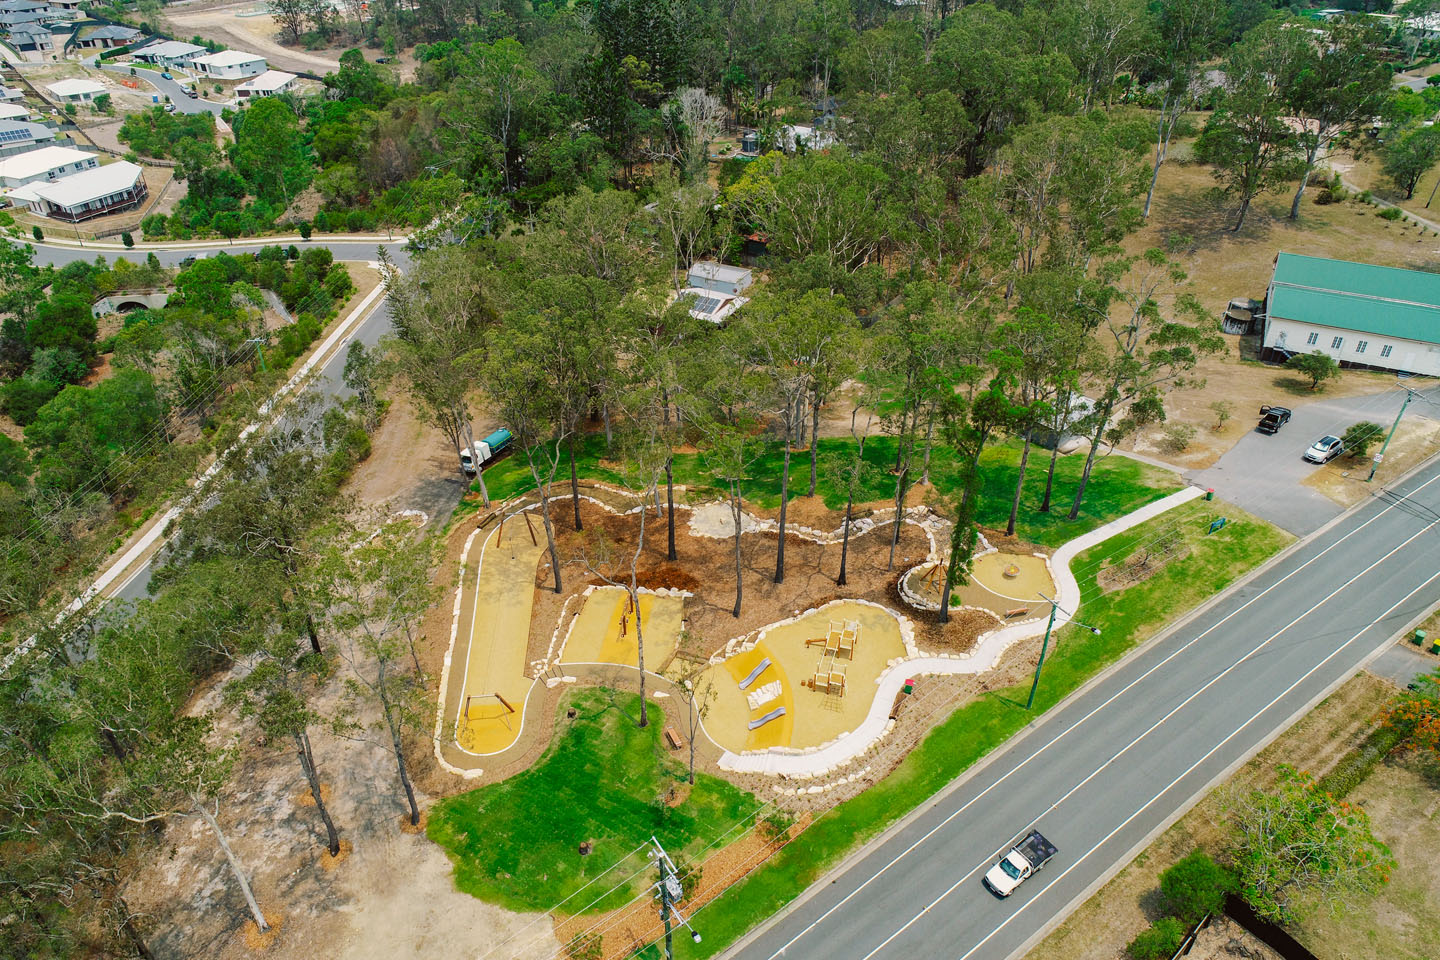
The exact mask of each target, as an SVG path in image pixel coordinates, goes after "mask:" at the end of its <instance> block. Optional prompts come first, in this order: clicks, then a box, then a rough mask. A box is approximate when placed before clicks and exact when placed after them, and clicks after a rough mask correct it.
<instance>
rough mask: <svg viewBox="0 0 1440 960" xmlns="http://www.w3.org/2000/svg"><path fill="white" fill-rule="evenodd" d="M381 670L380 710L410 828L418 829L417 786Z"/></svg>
mask: <svg viewBox="0 0 1440 960" xmlns="http://www.w3.org/2000/svg"><path fill="white" fill-rule="evenodd" d="M380 669H381V682H380V684H379V689H380V690H381V693H380V708H381V709H382V710H383V711H384V712H385V725H386V726H387V727H388V728H389V729H390V746H391V748H392V749H393V750H394V751H395V772H396V773H398V774H399V775H400V786H401V787H402V788H403V789H404V790H405V802H406V803H408V804H409V805H410V826H412V827H416V826H419V825H420V807H419V805H418V804H416V803H415V785H414V784H412V783H411V782H410V768H409V767H408V766H407V765H406V763H405V750H404V747H403V745H402V743H401V737H400V724H399V722H398V720H397V719H396V717H395V709H394V707H393V706H392V705H391V703H390V698H389V697H388V696H387V695H386V694H385V693H384V692H383V691H384V689H385V687H384V669H385V668H384V665H383V664H382V665H381V668H380Z"/></svg>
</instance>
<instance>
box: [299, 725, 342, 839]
mask: <svg viewBox="0 0 1440 960" xmlns="http://www.w3.org/2000/svg"><path fill="white" fill-rule="evenodd" d="M292 736H293V737H294V739H295V755H296V756H297V757H299V758H300V769H301V770H302V771H303V772H304V774H305V782H306V783H308V784H309V785H310V796H311V797H312V798H313V799H314V800H315V811H316V812H317V813H319V814H320V820H321V821H322V822H323V823H324V824H325V839H326V843H325V849H327V850H329V851H330V856H332V857H335V856H339V854H340V833H339V832H338V831H337V830H336V829H335V821H334V820H331V819H330V810H329V809H328V808H327V807H326V806H325V798H324V797H323V796H321V794H320V774H319V773H318V772H317V771H316V770H315V754H314V753H313V752H312V751H311V749H310V734H309V733H308V732H307V731H305V730H303V729H302V730H298V731H296V732H295V733H294V734H292Z"/></svg>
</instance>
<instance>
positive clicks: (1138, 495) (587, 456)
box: [485, 434, 1180, 547]
mask: <svg viewBox="0 0 1440 960" xmlns="http://www.w3.org/2000/svg"><path fill="white" fill-rule="evenodd" d="M895 443H896V441H895V438H893V437H871V438H869V439H868V440H866V442H865V459H866V460H867V461H869V462H871V463H873V464H875V465H876V466H877V467H879V468H880V470H879V471H878V473H879V475H878V476H876V477H875V478H874V479H873V480H872V482H871V483H870V485H869V487H868V489H866V490H865V491H864V493H863V494H862V495H861V496H860V498H859V499H860V500H862V501H873V500H885V499H887V498H893V497H894V496H895V478H894V476H893V475H892V474H891V473H890V470H891V469H892V468H893V467H894V465H895ZM854 444H855V442H854V441H853V440H850V439H848V438H846V439H836V438H830V439H824V440H821V441H820V463H821V469H820V475H819V481H818V483H817V485H816V492H817V493H818V494H819V495H820V496H821V497H822V498H823V499H824V501H825V504H826V506H829V507H831V508H833V509H837V510H838V509H843V508H844V506H845V496H844V493H843V492H842V491H841V490H839V489H837V487H836V484H835V481H834V478H833V477H832V476H831V475H830V473H829V472H828V471H827V470H826V469H825V458H826V457H827V456H832V455H836V454H844V453H847V452H848V451H850V450H853V449H854ZM604 454H605V438H604V436H602V435H600V434H590V435H587V436H586V437H585V440H584V442H583V444H582V446H581V447H580V448H579V449H577V451H576V465H577V469H578V471H579V473H580V475H581V476H583V477H587V478H590V479H594V480H600V481H604V482H606V483H613V484H618V485H621V486H624V485H626V482H625V481H626V478H625V477H624V476H623V475H622V473H621V471H620V470H619V468H618V466H619V465H618V464H612V463H610V462H609V461H605V460H604ZM783 462H784V452H783V449H782V448H781V447H780V446H779V445H778V444H774V443H772V444H769V445H767V446H766V447H765V448H764V449H763V451H762V453H761V454H760V456H759V457H757V459H756V460H755V462H754V464H753V466H752V468H751V470H750V477H751V479H750V480H749V482H748V483H746V484H745V485H744V487H743V488H742V492H743V494H744V496H745V499H746V500H747V501H749V502H751V503H754V504H758V505H759V506H761V507H765V508H767V509H768V508H774V507H777V506H779V505H780V475H781V472H782V467H783ZM980 464H981V481H982V483H981V490H980V502H979V520H980V524H981V525H982V526H985V527H991V528H995V527H1004V525H1005V521H1006V519H1007V518H1008V517H1009V515H1010V500H1011V497H1012V496H1013V495H1014V492H1015V479H1016V477H1018V476H1019V469H1020V444H1019V442H1018V441H1012V442H1008V443H1001V444H995V445H994V446H991V447H990V448H989V449H987V450H986V451H985V454H984V456H983V457H982V458H981V461H980ZM1048 466H1049V452H1048V451H1046V450H1043V449H1041V448H1039V447H1036V448H1034V449H1033V450H1032V451H1031V454H1030V463H1029V467H1028V469H1027V470H1026V475H1025V490H1024V493H1023V495H1022V496H1021V503H1020V515H1019V520H1018V525H1017V527H1016V533H1017V534H1018V535H1019V536H1020V537H1021V538H1023V539H1025V540H1029V541H1030V542H1031V543H1036V544H1040V545H1041V546H1048V547H1058V546H1059V545H1060V544H1062V543H1064V542H1065V541H1067V540H1071V539H1073V538H1075V537H1078V536H1080V535H1081V534H1082V533H1086V532H1088V531H1090V530H1092V529H1094V528H1095V527H1098V526H1099V525H1100V524H1102V523H1105V522H1107V521H1110V520H1113V519H1115V518H1116V517H1118V516H1122V515H1123V514H1126V513H1129V512H1130V511H1132V510H1135V509H1136V508H1138V507H1142V506H1144V505H1145V504H1147V503H1149V502H1150V501H1152V500H1158V499H1159V498H1161V497H1163V496H1165V495H1166V494H1169V493H1173V492H1174V491H1175V490H1177V489H1179V487H1180V479H1179V477H1178V476H1176V475H1175V474H1173V473H1170V472H1169V471H1166V470H1161V469H1157V468H1155V467H1151V466H1148V465H1146V464H1143V463H1139V462H1138V461H1135V460H1130V459H1127V458H1125V457H1121V456H1118V455H1115V456H1108V457H1100V458H1098V459H1097V460H1096V461H1095V469H1094V471H1093V472H1092V473H1091V476H1090V484H1089V486H1088V487H1087V489H1086V492H1085V501H1084V503H1082V504H1081V508H1080V515H1079V517H1077V518H1076V519H1075V520H1073V521H1072V520H1068V519H1067V516H1068V515H1069V510H1070V502H1071V500H1072V498H1073V497H1074V495H1075V488H1076V486H1077V484H1078V483H1079V480H1080V472H1081V470H1083V469H1084V466H1085V457H1084V454H1072V455H1070V456H1063V457H1061V458H1060V460H1059V462H1058V464H1057V465H1056V468H1055V492H1054V496H1053V504H1052V509H1051V511H1050V512H1049V513H1040V512H1039V509H1038V508H1039V506H1040V502H1041V499H1042V498H1043V497H1044V494H1045V474H1046V470H1047V468H1048ZM790 471H791V473H790V495H791V497H797V496H801V495H803V494H804V493H805V492H806V491H807V490H808V489H809V477H810V454H809V451H802V452H799V453H796V454H792V456H791V461H790ZM674 473H675V482H676V483H677V484H684V485H686V486H688V487H690V488H692V489H696V490H698V491H700V493H701V494H702V495H711V496H716V497H718V496H720V495H721V491H720V490H719V489H718V488H716V487H715V486H714V484H713V482H712V481H711V479H710V477H709V475H708V473H707V472H706V465H705V460H704V456H703V455H702V454H695V453H688V454H684V453H682V454H677V455H676V457H675V464H674ZM568 478H569V464H568V461H565V462H562V463H561V466H560V468H559V469H558V470H557V471H556V483H557V484H558V485H559V486H561V487H562V488H563V486H564V485H565V484H566V483H567V482H568ZM916 479H918V473H917V475H916ZM930 479H931V482H932V483H933V484H934V486H935V490H936V492H938V493H940V494H942V495H944V496H947V497H948V496H951V495H953V494H955V493H957V492H958V491H959V487H960V481H959V477H958V475H957V471H956V464H955V454H954V451H953V450H951V449H950V448H948V447H944V446H942V445H940V444H936V446H935V448H934V450H933V451H932V453H931V463H930ZM485 483H486V486H487V488H488V490H489V492H490V496H491V497H493V498H496V499H504V498H506V497H511V496H514V495H516V494H519V493H524V492H527V491H529V490H533V489H534V488H535V481H534V479H533V478H532V477H531V474H530V467H529V464H528V462H527V461H526V459H525V456H524V454H523V452H521V451H518V450H517V451H515V452H514V453H513V454H511V455H510V456H509V457H507V458H505V459H504V460H501V461H500V462H499V463H497V464H495V465H494V466H493V467H490V468H489V469H487V470H486V471H485Z"/></svg>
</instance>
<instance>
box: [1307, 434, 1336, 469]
mask: <svg viewBox="0 0 1440 960" xmlns="http://www.w3.org/2000/svg"><path fill="white" fill-rule="evenodd" d="M1344 452H1345V441H1344V440H1341V439H1340V438H1339V437H1332V436H1329V435H1326V436H1323V437H1321V438H1320V439H1319V440H1316V441H1315V442H1314V443H1312V444H1311V445H1310V449H1309V450H1306V451H1305V459H1306V460H1309V461H1310V462H1311V463H1329V462H1330V461H1331V460H1334V459H1335V458H1336V457H1338V456H1340V454H1342V453H1344Z"/></svg>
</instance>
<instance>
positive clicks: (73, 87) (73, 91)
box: [45, 77, 105, 97]
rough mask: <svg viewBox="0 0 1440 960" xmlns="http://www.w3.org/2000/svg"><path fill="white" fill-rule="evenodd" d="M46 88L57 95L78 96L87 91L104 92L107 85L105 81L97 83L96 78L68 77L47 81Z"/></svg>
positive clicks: (91, 92) (93, 92)
mask: <svg viewBox="0 0 1440 960" xmlns="http://www.w3.org/2000/svg"><path fill="white" fill-rule="evenodd" d="M45 89H46V90H49V91H50V92H51V93H53V94H55V96H57V97H78V96H83V95H84V94H87V93H90V94H99V93H104V92H105V85H104V84H103V83H96V82H95V81H94V80H80V79H78V78H76V77H67V78H66V79H64V80H57V81H55V82H54V83H47V84H46V85H45Z"/></svg>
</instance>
